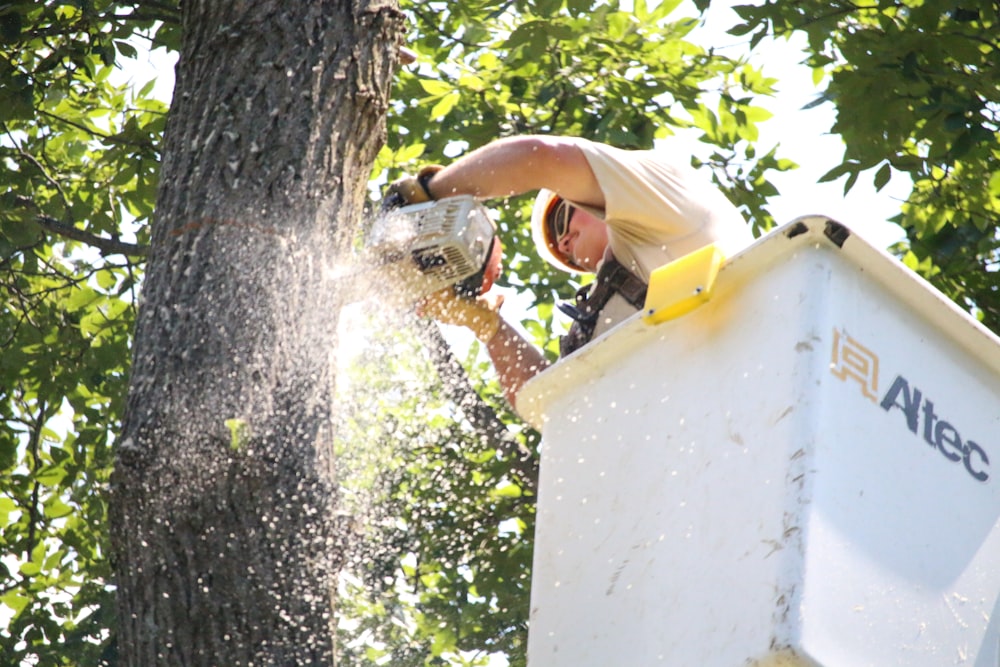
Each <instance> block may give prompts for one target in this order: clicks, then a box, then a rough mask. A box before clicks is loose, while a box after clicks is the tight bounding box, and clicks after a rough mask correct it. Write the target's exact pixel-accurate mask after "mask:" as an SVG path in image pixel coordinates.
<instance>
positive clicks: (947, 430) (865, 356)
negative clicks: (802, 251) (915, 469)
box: [830, 329, 990, 482]
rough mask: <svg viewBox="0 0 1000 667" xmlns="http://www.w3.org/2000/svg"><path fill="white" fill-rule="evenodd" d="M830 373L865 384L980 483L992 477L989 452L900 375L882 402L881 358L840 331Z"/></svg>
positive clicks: (874, 397) (870, 392) (886, 406)
mask: <svg viewBox="0 0 1000 667" xmlns="http://www.w3.org/2000/svg"><path fill="white" fill-rule="evenodd" d="M830 372H831V373H833V375H834V377H837V378H839V379H841V380H844V381H846V380H847V379H848V378H850V379H852V380H855V381H857V382H858V383H860V385H861V393H862V394H863V395H864V396H865V397H866V398H868V399H869V400H871V401H872V402H873V403H875V404H877V405H878V406H880V407H881V408H882V409H883V410H885V411H886V412H888V413H892V412H894V411H896V410H898V411H899V412H900V413H902V415H903V417H904V418H905V419H906V426H907V427H908V428H909V429H910V431H912V432H913V434H914V435H916V436H917V437H918V438H922V439H923V441H924V442H926V443H927V444H928V445H930V446H931V447H934V448H935V449H936V450H937V451H938V452H940V453H941V455H942V456H943V457H944V458H945V459H947V460H948V461H951V462H952V463H955V464H960V465H962V466H963V467H964V468H965V470H966V472H968V473H969V475H971V476H972V478H973V479H976V480H978V481H980V482H985V481H986V480H988V479H989V478H990V473H989V467H990V459H989V456H987V455H986V451H985V450H984V449H983V448H982V447H980V446H979V445H978V444H976V443H975V442H973V441H972V440H962V436H961V434H959V432H958V429H957V428H955V427H954V426H952V424H951V423H950V422H949V421H947V420H946V419H944V418H943V417H941V416H940V415H938V414H937V413H936V412H935V411H934V402H933V401H932V400H931V399H930V398H929V397H927V396H926V395H925V394H924V393H923V392H922V391H920V390H919V389H917V388H916V387H914V386H912V385H910V383H909V382H908V381H907V379H906V378H905V377H903V376H902V375H897V376H896V379H895V380H893V381H892V385H891V386H890V387H889V389H888V390H887V391H886V392H885V395H884V396H882V398H881V399H879V397H878V376H879V361H878V356H877V355H876V354H874V353H873V352H872V351H871V350H869V349H868V348H866V347H865V346H864V345H861V344H860V343H859V342H858V341H856V340H855V339H853V338H851V337H850V336H848V335H847V334H846V333H845V332H843V331H840V330H839V329H834V330H833V355H832V357H831V359H830Z"/></svg>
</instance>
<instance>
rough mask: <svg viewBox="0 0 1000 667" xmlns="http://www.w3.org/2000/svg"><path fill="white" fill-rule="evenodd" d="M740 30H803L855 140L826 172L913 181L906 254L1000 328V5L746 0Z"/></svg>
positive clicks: (812, 59)
mask: <svg viewBox="0 0 1000 667" xmlns="http://www.w3.org/2000/svg"><path fill="white" fill-rule="evenodd" d="M736 11H737V12H738V13H739V14H740V15H741V17H742V18H743V19H744V20H745V23H744V24H742V25H740V26H737V27H736V28H734V30H733V32H735V33H736V34H747V33H751V32H752V33H753V34H754V39H759V38H760V37H762V36H763V35H765V34H768V33H773V34H777V35H782V34H789V33H791V32H793V31H800V32H804V33H805V34H806V35H807V36H808V42H809V63H810V64H811V65H812V66H813V67H815V68H817V70H818V74H822V72H823V71H827V70H828V71H829V72H830V76H829V79H828V82H827V86H826V90H825V91H824V92H823V93H822V97H821V98H820V100H831V101H833V103H834V104H835V105H836V108H837V122H836V124H835V125H834V127H833V131H834V132H837V133H839V134H840V135H841V136H842V137H843V138H844V141H845V143H846V151H845V153H844V160H843V162H842V163H841V164H840V165H838V166H836V167H834V168H833V169H831V171H830V172H829V173H828V174H827V175H826V177H825V178H826V179H827V180H834V179H837V178H840V177H844V176H846V181H845V190H847V189H850V188H851V186H853V185H854V183H855V182H856V181H857V179H858V177H859V175H860V174H861V173H862V172H869V173H871V174H872V179H873V182H874V184H875V186H876V187H877V188H881V187H882V186H884V185H885V184H886V183H887V182H888V181H889V179H890V178H891V175H892V173H893V172H900V173H904V174H906V175H908V176H909V177H910V178H912V180H913V182H914V188H913V192H912V194H911V196H910V198H909V201H907V202H906V203H905V205H904V206H902V212H901V213H900V215H899V217H898V218H897V219H896V220H897V221H898V222H899V223H900V224H901V225H902V226H903V227H904V229H906V232H907V238H908V243H907V244H906V246H907V247H904V248H901V249H900V254H902V255H903V259H904V261H905V262H906V263H907V264H908V265H909V266H910V267H911V268H913V269H915V270H917V271H919V272H920V273H922V274H923V275H924V276H925V277H926V278H928V279H929V280H930V281H931V282H932V283H933V284H934V285H935V286H936V287H938V288H939V289H941V290H942V291H943V292H945V293H946V294H948V295H949V296H951V297H952V298H953V299H955V301H957V302H958V303H959V304H960V305H962V306H963V307H966V308H969V309H971V310H972V312H973V313H974V314H975V315H976V316H977V317H979V319H981V320H982V321H983V323H984V324H986V326H988V327H990V328H991V329H993V330H994V331H1000V273H998V271H1000V234H998V220H1000V85H998V84H1000V70H998V69H997V62H998V60H1000V40H998V39H997V34H998V28H1000V9H998V7H997V4H996V3H995V2H990V1H987V0H942V1H939V2H923V1H922V0H900V1H894V2H884V1H880V2H873V3H860V4H859V3H853V2H839V1H835V2H826V1H820V0H807V1H805V2H795V3H788V2H778V1H776V0H771V1H769V2H767V3H765V4H763V5H761V6H749V5H746V6H742V7H737V8H736Z"/></svg>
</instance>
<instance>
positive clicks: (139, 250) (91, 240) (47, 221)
mask: <svg viewBox="0 0 1000 667" xmlns="http://www.w3.org/2000/svg"><path fill="white" fill-rule="evenodd" d="M35 220H36V221H37V222H38V224H39V225H40V226H41V227H42V229H44V230H46V231H48V232H52V233H53V234H58V235H59V236H64V237H66V238H68V239H72V240H73V241H79V242H80V243H86V244H87V245H89V246H93V247H94V248H97V249H98V250H100V251H101V252H102V253H104V254H108V255H127V256H130V257H145V256H146V253H148V252H149V248H148V247H147V246H144V245H139V244H137V243H126V242H125V241H119V240H118V239H107V238H104V237H102V236H96V235H94V234H91V233H89V232H85V231H83V230H82V229H77V228H76V227H74V226H72V225H67V224H66V223H64V222H59V221H58V220H56V219H55V218H51V217H49V216H47V215H39V216H38V217H36V218H35Z"/></svg>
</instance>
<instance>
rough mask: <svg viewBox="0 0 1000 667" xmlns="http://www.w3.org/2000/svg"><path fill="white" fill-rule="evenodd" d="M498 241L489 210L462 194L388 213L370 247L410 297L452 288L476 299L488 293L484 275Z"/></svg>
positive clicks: (374, 231)
mask: <svg viewBox="0 0 1000 667" xmlns="http://www.w3.org/2000/svg"><path fill="white" fill-rule="evenodd" d="M498 242H499V241H498V240H497V239H496V227H495V225H494V224H493V222H492V221H491V220H490V218H489V216H488V215H487V212H486V209H485V208H483V206H482V205H480V204H479V203H478V202H477V201H476V199H475V198H474V197H471V196H467V195H461V196H457V197H449V198H447V199H440V200H437V201H430V202H426V203H422V204H412V205H410V206H404V207H402V208H398V209H394V210H391V211H389V212H387V213H385V214H384V215H382V216H381V217H380V218H379V219H378V220H377V221H376V222H375V224H374V225H373V226H372V229H371V230H370V232H369V237H368V242H367V243H366V249H367V252H368V253H369V254H370V255H371V256H373V257H374V258H375V260H376V261H377V262H378V263H380V264H383V265H384V266H386V267H387V268H389V269H390V273H392V274H395V275H394V276H393V278H394V279H396V280H398V281H399V283H400V285H401V287H402V288H403V289H404V290H405V291H406V292H407V296H408V297H410V298H420V297H423V296H427V295H429V294H432V293H434V292H437V291H438V290H441V289H443V288H445V287H448V286H449V285H453V286H455V287H456V290H457V291H458V292H459V293H460V294H462V295H463V296H476V295H478V294H479V293H480V291H484V290H482V289H481V288H482V285H483V282H484V278H483V273H484V271H486V269H487V265H488V264H489V263H490V260H491V256H493V254H494V244H495V243H498ZM490 282H492V280H491V281H490ZM467 283H468V284H467ZM473 283H474V284H473Z"/></svg>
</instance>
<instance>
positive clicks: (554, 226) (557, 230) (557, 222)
mask: <svg viewBox="0 0 1000 667" xmlns="http://www.w3.org/2000/svg"><path fill="white" fill-rule="evenodd" d="M575 211H576V208H575V207H574V206H573V205H572V204H569V203H567V202H566V200H565V199H563V198H561V197H558V198H556V199H555V202H554V203H553V205H552V206H551V207H549V213H548V215H547V216H545V224H546V225H547V226H548V228H549V239H550V240H551V243H552V245H553V246H554V247H556V248H558V247H559V242H560V241H562V239H563V237H564V236H566V235H567V234H569V223H570V220H572V219H573V213H574V212H575Z"/></svg>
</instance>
